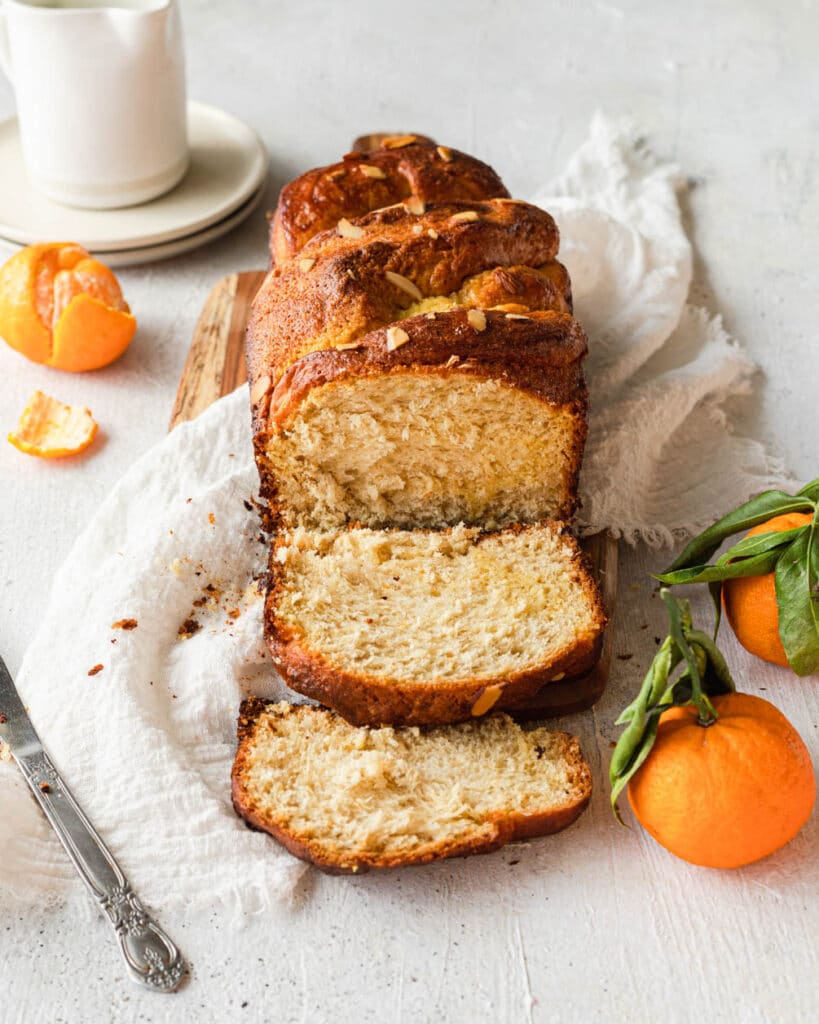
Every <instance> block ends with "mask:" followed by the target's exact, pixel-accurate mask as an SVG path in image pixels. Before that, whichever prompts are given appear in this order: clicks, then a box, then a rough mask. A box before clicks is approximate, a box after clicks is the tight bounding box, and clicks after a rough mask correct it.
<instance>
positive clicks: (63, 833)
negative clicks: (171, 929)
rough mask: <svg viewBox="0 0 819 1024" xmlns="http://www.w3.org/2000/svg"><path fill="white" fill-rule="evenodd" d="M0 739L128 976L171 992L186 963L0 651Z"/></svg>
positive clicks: (158, 990)
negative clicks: (72, 783) (106, 924)
mask: <svg viewBox="0 0 819 1024" xmlns="http://www.w3.org/2000/svg"><path fill="white" fill-rule="evenodd" d="M0 739H2V740H3V741H4V742H5V743H6V744H7V745H8V747H9V749H10V750H11V753H12V756H13V757H14V760H15V761H16V762H17V765H18V767H19V768H20V771H21V772H22V775H23V778H24V779H25V780H26V782H27V783H28V785H29V787H30V788H31V791H32V792H33V793H34V797H35V799H36V800H37V803H38V804H39V805H40V807H41V809H42V811H43V813H44V814H45V816H46V818H47V819H48V822H49V824H50V825H51V827H52V828H53V829H54V831H55V832H56V833H57V837H58V839H59V840H60V842H61V843H62V845H63V847H64V848H65V851H66V853H67V854H68V856H69V858H70V860H71V862H72V864H73V865H74V867H75V868H76V869H77V871H78V873H79V875H80V877H81V878H82V880H83V881H84V882H85V884H86V886H87V887H88V889H89V890H90V891H91V895H92V896H93V897H94V899H95V900H96V902H97V904H98V906H99V907H100V908H101V910H102V911H103V912H104V913H105V915H106V916H107V917H108V920H109V921H110V922H111V925H112V927H113V929H114V933H115V935H116V938H117V941H118V943H119V949H120V952H121V953H122V956H123V958H124V960H125V964H126V967H127V969H128V973H129V974H130V976H131V977H132V978H133V979H134V980H135V981H137V982H139V983H141V984H143V985H145V986H147V987H148V988H150V989H152V990H153V991H157V992H173V991H174V990H175V989H176V988H178V987H179V984H180V983H181V981H182V979H183V978H184V976H185V974H186V971H187V968H186V965H185V961H184V960H183V958H182V956H181V954H180V952H179V950H178V949H177V947H176V945H175V944H174V943H173V942H172V941H171V939H170V938H169V937H168V936H167V935H166V933H165V932H164V931H163V930H162V929H161V928H160V927H159V925H158V924H157V923H156V922H155V921H154V920H153V919H152V918H151V917H150V916H149V914H148V913H147V912H146V910H145V908H144V906H143V905H142V902H141V901H140V899H139V897H138V896H137V895H136V893H135V892H134V891H133V889H132V888H131V885H130V883H129V882H128V879H127V878H126V877H125V874H124V873H123V871H122V869H121V868H120V866H119V864H117V862H116V860H115V859H114V857H113V854H112V853H111V852H110V850H109V849H108V848H107V846H106V845H105V843H104V842H103V841H102V839H101V838H100V836H99V835H98V833H97V832H96V830H95V829H94V827H93V825H92V824H91V822H90V821H89V820H88V818H87V817H86V815H85V813H84V812H83V810H82V808H81V807H80V805H79V804H78V803H77V801H76V800H75V798H74V796H73V795H72V793H71V791H70V790H69V788H68V786H67V785H66V784H65V782H64V781H63V780H62V778H61V777H60V773H59V772H58V771H57V769H56V767H55V766H54V763H53V762H52V760H51V758H50V757H49V756H48V753H47V752H46V750H45V748H44V747H43V744H42V743H41V741H40V737H39V736H38V735H37V731H36V730H35V728H34V726H33V724H32V722H31V719H30V718H29V716H28V712H27V710H26V708H25V707H24V705H23V702H22V700H20V695H19V694H18V692H17V688H16V686H15V685H14V680H13V679H12V678H11V673H10V672H9V670H8V669H7V668H6V663H5V662H4V661H3V659H2V657H0Z"/></svg>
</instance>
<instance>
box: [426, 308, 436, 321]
mask: <svg viewBox="0 0 819 1024" xmlns="http://www.w3.org/2000/svg"><path fill="white" fill-rule="evenodd" d="M436 316H437V314H436V313H435V311H434V310H433V312H432V313H427V315H426V317H425V319H427V320H434V319H435V317H436Z"/></svg>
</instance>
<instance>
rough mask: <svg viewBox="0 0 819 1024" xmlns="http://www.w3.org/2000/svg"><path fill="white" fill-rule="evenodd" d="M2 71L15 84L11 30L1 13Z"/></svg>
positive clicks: (0, 65)
mask: <svg viewBox="0 0 819 1024" xmlns="http://www.w3.org/2000/svg"><path fill="white" fill-rule="evenodd" d="M0 71H2V72H3V73H4V74H5V76H6V78H8V80H9V81H10V82H11V83H12V85H13V84H14V76H13V75H12V73H11V47H10V46H9V30H8V26H7V25H6V16H5V14H4V13H3V12H2V11H0Z"/></svg>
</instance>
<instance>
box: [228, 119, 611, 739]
mask: <svg viewBox="0 0 819 1024" xmlns="http://www.w3.org/2000/svg"><path fill="white" fill-rule="evenodd" d="M407 139H409V141H406V140H404V141H402V144H401V145H400V146H395V147H392V148H390V146H387V147H386V148H384V149H382V150H379V151H378V152H375V153H369V154H366V156H365V155H363V154H350V155H348V157H346V158H345V160H344V162H343V163H342V164H340V165H334V166H333V167H331V168H322V169H319V170H316V171H311V172H309V173H308V174H307V175H303V176H302V177H301V178H299V179H297V180H296V181H295V182H293V183H291V184H290V185H289V186H287V187H286V188H285V189H284V191H283V193H282V199H281V201H280V204H279V208H278V210H277V212H276V215H275V216H274V218H273V222H272V230H271V250H272V252H273V254H274V266H273V267H272V269H271V271H270V273H269V274H268V277H267V279H266V280H265V282H264V284H263V285H262V288H261V290H260V292H259V294H258V296H257V297H256V300H255V302H254V305H253V310H252V312H251V317H250V320H249V323H248V328H247V363H248V378H249V382H250V390H251V402H252V408H253V427H254V444H255V452H256V459H257V464H258V467H259V473H260V477H261V483H262V494H263V496H264V497H265V498H266V499H267V501H268V502H269V505H270V508H271V512H272V514H273V518H274V521H275V522H276V523H277V525H278V527H279V530H280V536H279V540H278V542H277V546H276V548H275V549H274V551H273V552H272V555H271V573H270V580H271V584H270V587H271V589H270V593H269V596H268V601H267V605H266V619H265V621H266V636H267V639H268V644H269V646H270V648H271V652H272V654H273V656H274V660H275V661H276V664H277V666H278V667H279V669H280V671H281V672H282V674H283V676H284V677H285V679H286V680H287V681H288V682H289V683H290V684H291V685H292V686H293V687H294V688H295V689H298V690H300V691H301V692H303V693H307V694H311V695H314V696H317V697H319V698H320V699H322V700H324V701H325V702H327V703H329V704H331V706H333V707H334V708H336V709H337V710H339V711H340V712H341V713H342V714H343V715H344V716H345V717H347V718H348V719H350V720H351V721H356V722H358V723H367V724H383V723H391V724H396V723H415V724H440V723H444V722H450V721H457V720H460V719H463V718H464V717H468V716H469V715H470V714H479V713H480V714H482V713H484V712H485V711H488V710H489V709H490V708H495V709H498V708H503V707H509V706H512V705H513V704H514V703H515V702H516V701H519V700H520V699H522V698H526V697H527V696H529V695H531V694H532V693H533V692H534V691H535V690H536V689H537V687H538V686H540V685H542V684H543V683H544V682H547V681H549V680H550V679H554V678H562V677H563V676H565V675H566V673H567V672H572V673H574V672H580V671H582V670H583V669H585V668H587V667H588V666H589V665H590V664H591V663H593V661H594V659H595V656H596V652H597V650H598V648H599V639H600V635H601V633H602V629H603V627H604V624H605V615H604V612H603V609H602V605H601V603H600V598H599V594H598V592H597V589H596V586H595V584H594V583H593V582H592V580H591V578H590V577H589V575H588V573H587V571H586V570H585V567H584V566H583V565H582V560H581V556H580V554H579V551H578V549H577V546H576V543H575V542H574V540H573V539H572V538H571V537H570V536H569V535H567V534H565V532H564V530H563V527H562V526H561V524H560V522H553V520H565V519H567V518H569V517H570V516H571V515H572V513H573V511H574V508H575V505H576V500H577V477H578V472H579V468H580V461H581V457H582V450H583V445H584V442H585V437H586V412H587V394H586V386H585V381H584V378H583V374H582V360H583V358H584V356H585V354H586V350H587V344H586V338H585V335H584V333H583V330H582V328H581V327H580V326H579V324H578V323H577V322H576V321H575V320H574V319H573V318H572V316H571V313H570V311H571V288H570V282H569V278H568V275H567V273H566V271H565V268H563V267H562V265H561V264H560V263H559V262H558V261H557V259H556V255H557V249H558V243H559V237H558V231H557V227H556V225H555V223H554V221H553V220H552V218H551V217H550V216H549V214H548V213H545V212H544V211H542V210H539V209H537V208H536V207H534V206H531V205H530V204H527V203H523V202H518V201H514V200H511V199H509V198H508V197H507V196H506V193H505V189H504V188H503V186H502V184H501V183H500V181H499V179H497V176H496V175H495V174H494V172H492V171H491V169H489V168H487V167H486V166H485V165H483V164H480V163H479V162H478V161H474V160H473V159H472V158H471V157H466V156H464V155H463V154H456V153H455V151H449V150H443V152H444V153H446V154H449V157H448V158H445V157H442V156H440V153H441V148H440V147H435V146H434V144H433V143H431V142H429V141H427V140H418V139H416V138H414V137H407ZM373 168H374V169H375V170H372V169H373ZM340 171H343V174H342V173H339V172H340ZM376 171H377V172H378V173H376ZM345 182H346V184H345ZM410 186H412V187H413V188H415V189H418V190H420V191H421V192H422V195H421V196H419V195H418V194H417V193H416V194H413V195H410V196H407V191H408V189H409V188H410ZM481 193H483V195H481ZM487 196H488V197H487ZM384 199H386V201H388V202H389V201H391V200H395V199H400V200H402V201H400V202H394V203H393V205H391V206H388V207H387V208H385V209H372V207H373V206H374V205H375V204H376V203H377V202H380V201H381V200H384ZM463 524H466V526H467V527H475V529H472V530H471V531H470V530H467V533H466V534H463V533H461V534H457V530H461V531H462V530H463V529H464V525H463ZM516 524H532V526H531V532H530V533H528V534H525V537H526V543H523V542H522V541H521V540H520V536H521V535H520V534H518V533H517V532H515V531H516V530H517V529H519V527H517V525H516ZM509 526H512V527H513V532H512V533H511V534H508V533H504V534H497V535H492V536H489V537H488V538H487V535H486V533H485V532H484V531H487V530H488V531H494V530H504V529H505V528H507V527H509ZM351 528H352V529H354V530H363V531H364V532H363V533H362V534H361V537H360V538H359V539H357V540H356V539H355V538H354V537H353V538H351V539H350V540H349V541H345V540H344V536H345V532H346V531H349V530H350V529H351ZM453 529H455V531H456V534H457V536H458V544H457V545H455V547H456V548H457V557H452V558H451V559H450V563H447V564H445V563H446V558H447V557H449V555H446V554H445V552H451V550H452V543H450V542H448V541H443V540H442V538H441V535H440V534H439V535H437V536H436V534H435V533H434V531H441V530H443V531H450V532H451V531H452V530H453ZM395 530H399V531H403V532H402V533H398V534H393V533H391V532H389V531H395ZM378 531H388V532H386V533H383V534H381V535H379V533H378ZM423 531H427V532H426V533H423ZM429 531H433V532H432V533H429ZM516 538H518V539H516ZM345 545H347V546H349V545H352V549H354V550H356V551H358V555H357V556H356V557H358V558H359V559H360V562H361V564H360V567H359V568H358V569H356V568H355V558H352V559H351V558H350V557H348V555H345V556H344V557H342V558H340V559H335V560H333V559H330V558H326V557H324V553H326V551H328V550H331V549H332V550H335V551H336V552H339V551H346V546H345ZM402 545H403V546H402ZM393 549H395V550H399V549H400V550H402V551H403V552H404V554H403V555H402V556H401V557H404V558H406V559H407V560H408V562H412V565H413V568H412V570H411V572H412V577H411V578H412V580H413V584H412V586H411V587H408V588H407V589H406V592H405V593H404V595H403V597H402V598H401V601H399V602H398V605H399V606H400V608H402V609H403V611H402V612H401V613H400V614H399V615H398V618H396V613H393V611H392V609H391V612H390V630H391V631H392V632H391V633H390V631H389V630H382V631H381V633H380V634H379V633H378V625H379V622H380V620H381V619H382V618H383V613H384V612H386V608H385V606H384V605H382V604H380V602H381V601H385V600H386V601H389V600H390V595H388V594H385V593H383V592H381V591H378V588H377V587H375V589H374V588H373V586H372V585H371V584H372V581H373V580H374V579H375V578H376V577H378V576H379V569H378V567H379V565H381V563H382V562H383V561H384V559H386V558H388V556H387V555H386V554H385V552H387V551H388V550H390V551H391V550H393ZM304 552H312V554H311V555H310V556H309V557H308V556H306V555H304ZM442 559H443V561H442ZM425 560H429V562H427V561H425ZM476 566H477V567H478V568H477V570H476ZM481 566H484V567H485V570H486V571H482V570H481V569H480V567H481ZM285 570H287V571H285ZM510 574H511V575H510ZM501 577H504V578H506V579H507V583H509V587H508V588H507V589H508V592H507V595H506V596H507V598H508V602H507V603H508V606H509V607H508V608H507V615H506V618H505V619H504V621H502V622H501V623H500V625H499V629H500V632H501V633H502V634H503V637H504V639H503V640H502V642H499V641H498V640H497V638H496V637H495V638H493V632H492V630H491V629H487V630H483V631H480V630H477V628H475V624H476V623H478V622H479V621H480V620H481V616H482V615H487V614H489V610H490V608H491V610H492V611H491V613H492V614H493V615H495V616H498V615H500V614H501V613H500V611H499V608H498V607H497V605H496V604H493V603H492V602H491V601H489V602H487V601H486V600H484V598H485V596H486V595H485V594H481V593H480V587H481V586H483V587H484V589H486V588H487V587H491V586H492V585H493V582H492V581H493V580H494V581H495V582H497V580H498V579H500V578H501ZM399 578H401V574H400V573H398V574H397V575H396V580H398V579H399ZM351 579H352V580H353V584H352V588H353V589H352V590H350V585H351V584H350V581H351ZM356 579H358V580H359V582H360V584H361V586H359V587H358V589H356V587H357V584H356V583H355V580H356ZM510 580H512V582H510ZM419 581H420V582H419ZM319 584H321V585H319ZM564 584H565V586H564ZM419 586H420V589H418V587H419ZM322 587H323V590H322ZM402 587H403V585H400V586H399V588H398V589H399V590H402ZM464 587H465V588H466V591H468V593H467V592H466V591H464V592H462V591H461V590H459V588H464ZM476 587H477V588H478V590H477V591H476V589H475V588H476ZM442 588H443V591H442ZM382 589H383V588H382ZM393 589H395V588H393ZM449 590H451V591H452V592H451V594H450V595H449V596H450V597H451V599H452V600H453V601H455V602H458V601H461V599H463V607H464V608H465V609H468V614H469V615H470V616H471V617H472V620H474V621H473V632H472V635H473V643H474V650H470V648H469V643H468V641H464V639H463V638H461V640H460V641H459V643H460V644H461V648H462V650H461V652H460V655H462V656H459V657H458V658H457V659H454V661H453V665H451V666H449V667H447V665H446V664H445V662H446V659H447V655H446V650H445V649H444V650H443V651H436V652H434V656H431V657H427V656H426V654H425V652H424V651H423V650H420V651H419V650H416V651H414V653H413V654H412V656H410V657H406V658H401V657H397V658H394V659H393V660H392V661H391V660H390V658H386V659H384V658H380V657H379V656H377V654H376V652H377V651H378V650H382V649H387V648H390V647H391V646H392V647H393V648H394V647H395V646H396V645H400V644H401V643H402V642H404V643H406V644H407V645H410V646H413V645H415V646H416V647H417V646H418V645H420V647H421V648H423V645H424V643H425V642H426V639H427V638H426V637H425V635H424V634H425V632H426V633H429V630H430V624H431V623H432V622H433V621H434V619H435V616H436V615H437V614H438V613H437V612H436V607H438V605H439V604H440V599H441V594H442V593H444V594H445V601H444V603H446V594H447V593H448V592H449ZM319 591H322V595H321V596H320V595H319ZM538 594H540V597H538V596H537V595H538ZM353 596H355V597H356V598H359V599H360V600H353ZM393 596H396V595H393ZM398 596H400V595H398ZM541 597H542V598H543V600H545V604H544V603H543V600H541ZM404 598H406V600H405V599H404ZM338 602H344V607H345V608H347V607H348V609H349V619H348V622H349V636H344V637H342V638H341V641H340V643H339V644H338V645H336V647H337V648H338V649H337V650H334V651H331V650H329V649H328V645H327V640H326V636H325V635H324V631H323V630H322V629H321V628H320V622H321V620H322V616H324V617H325V618H326V617H327V614H328V612H329V610H330V609H331V608H334V610H335V613H337V612H338V606H337V603H338ZM412 602H415V604H414V605H413V604H412ZM436 602H437V603H436ZM413 607H414V608H415V610H416V613H417V614H413V613H412V611H411V609H412V608H413ZM535 617H537V620H538V621H537V622H534V618H535ZM399 620H400V621H399ZM518 620H520V621H518ZM333 621H334V622H336V619H335V618H333ZM401 621H403V623H404V625H403V627H402V626H401ZM362 625H363V626H366V627H371V626H373V625H375V626H376V629H375V630H373V629H371V628H364V629H362ZM529 626H533V628H531V629H530V628H529ZM334 628H338V623H337V622H336V626H335V627H334ZM402 630H406V633H403V634H402ZM348 641H349V642H348ZM430 642H432V641H430ZM464 642H466V648H465V649H463V644H464ZM499 643H500V646H501V647H503V646H504V645H505V647H504V649H505V650H506V652H507V654H509V652H510V651H511V652H512V653H511V654H510V655H509V656H510V657H511V660H509V658H506V659H504V657H501V656H500V649H499V647H498V644H499ZM527 644H529V645H530V648H531V649H524V647H525V646H526V645H527ZM330 646H332V645H330ZM496 648H497V650H496ZM493 651H494V652H495V654H496V655H497V657H496V659H495V660H496V661H497V665H498V668H497V669H495V670H494V671H493V670H492V660H493ZM455 662H457V666H456V665H455ZM507 662H508V664H507ZM399 663H400V668H399V667H398V666H399ZM368 666H370V667H368ZM413 666H415V667H414V668H413ZM499 672H502V673H503V678H499V676H498V673H499ZM413 673H415V675H413ZM484 694H489V695H490V697H491V699H490V697H486V698H485V697H484ZM408 695H409V696H408Z"/></svg>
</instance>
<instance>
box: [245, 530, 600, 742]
mask: <svg viewBox="0 0 819 1024" xmlns="http://www.w3.org/2000/svg"><path fill="white" fill-rule="evenodd" d="M554 525H556V526H558V527H560V524H554ZM533 529H536V527H534V526H525V525H522V524H514V525H511V526H507V527H505V528H504V530H502V531H500V533H519V532H522V531H526V530H533ZM563 532H564V536H565V538H566V540H567V541H569V542H570V543H572V544H574V543H575V542H574V540H573V539H572V538H571V537H570V535H569V534H568V533H565V531H563ZM483 536H484V537H489V536H494V537H496V536H498V533H493V534H484V535H483ZM285 543H286V541H285V540H284V539H283V538H282V537H280V538H279V539H278V540H277V541H276V542H275V543H274V545H273V547H272V548H271V552H270V561H269V565H268V589H267V595H266V598H265V610H264V632H265V641H266V643H267V646H268V649H269V650H270V654H271V656H272V658H273V662H274V664H275V665H276V668H277V670H278V672H279V674H280V675H281V676H282V678H283V679H284V681H285V682H286V683H287V685H288V686H289V687H290V689H291V690H295V691H296V692H297V693H301V694H304V695H305V696H306V697H310V698H312V699H313V700H316V701H319V702H320V703H322V704H324V705H326V706H327V707H329V708H332V709H333V710H334V711H337V712H338V713H339V714H340V715H341V716H342V718H344V719H346V720H347V721H348V722H350V723H352V724H353V725H367V726H380V725H395V726H400V725H448V724H452V723H455V722H463V721H469V720H470V719H472V718H474V717H479V716H480V715H481V714H486V713H488V712H490V711H503V710H506V709H508V708H513V707H514V706H515V705H516V704H520V702H522V701H526V700H527V699H528V698H531V697H534V696H535V695H536V694H537V693H538V692H539V691H540V690H541V688H542V687H544V686H545V685H546V684H549V683H552V682H556V681H560V680H561V679H563V678H564V677H566V676H574V675H579V674H580V673H582V672H584V671H586V670H587V669H589V668H591V667H592V666H593V665H594V664H595V662H596V661H597V659H598V658H599V656H600V639H601V637H602V633H603V630H604V629H605V627H606V622H607V619H606V613H605V610H604V608H603V601H602V597H601V595H600V591H599V588H598V586H597V583H596V582H595V580H594V578H593V576H592V574H591V571H590V567H589V565H588V561H587V559H586V556H585V555H584V553H583V552H582V551H581V550H580V548H579V547H576V557H575V561H574V572H575V580H576V581H577V583H578V584H579V585H580V586H581V588H582V589H583V591H584V592H585V594H586V597H587V599H588V601H589V603H590V605H591V606H592V608H593V617H594V621H593V626H592V628H591V629H590V630H589V631H588V632H587V633H584V634H581V635H579V636H577V637H576V638H575V642H574V643H573V644H571V645H569V646H566V647H565V648H563V649H562V650H559V651H558V652H557V653H556V654H555V655H554V656H553V657H552V658H551V659H550V660H549V661H548V662H544V663H542V664H540V665H537V666H535V667H533V668H531V669H527V670H526V671H524V672H518V673H514V674H511V675H510V674H505V675H503V676H496V677H486V678H476V677H470V678H464V679H459V680H445V681H442V680H437V681H436V680H434V679H423V680H412V681H407V680H398V679H390V678H387V677H383V676H372V675H369V674H367V673H363V672H362V673H358V672H354V671H350V670H348V669H345V668H341V667H340V666H338V665H334V664H332V663H330V662H329V661H328V660H327V659H326V658H325V657H324V656H323V654H322V652H321V651H318V650H315V649H313V648H311V647H310V646H309V643H308V641H307V638H306V637H305V636H304V635H303V634H302V633H301V632H300V631H299V630H297V629H295V628H293V627H292V626H290V625H289V624H287V623H285V622H282V621H281V620H280V619H279V618H278V616H277V614H276V608H277V603H278V599H279V595H280V593H281V592H282V590H283V588H284V585H285V583H284V572H285V569H284V566H282V564H281V563H280V562H278V561H277V559H276V552H277V550H278V548H279V547H281V546H282V545H283V544H285ZM478 543H480V539H479V541H478Z"/></svg>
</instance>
